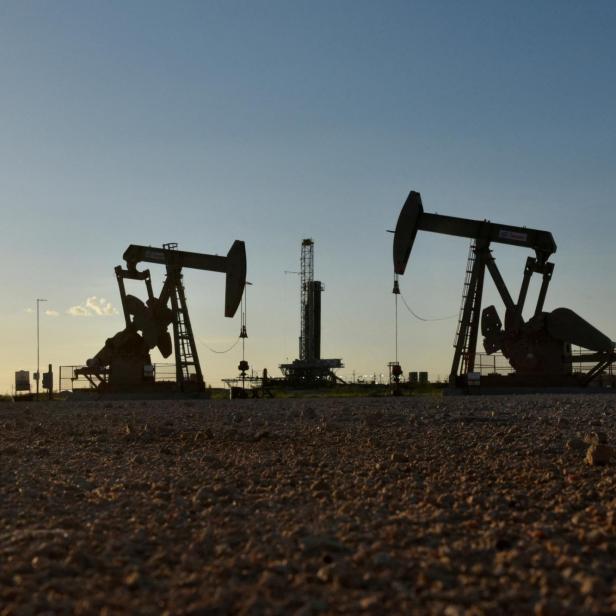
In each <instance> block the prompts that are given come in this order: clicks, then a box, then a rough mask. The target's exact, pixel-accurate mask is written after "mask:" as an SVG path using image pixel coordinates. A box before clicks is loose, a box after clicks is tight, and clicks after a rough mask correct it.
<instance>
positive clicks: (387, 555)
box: [0, 395, 616, 616]
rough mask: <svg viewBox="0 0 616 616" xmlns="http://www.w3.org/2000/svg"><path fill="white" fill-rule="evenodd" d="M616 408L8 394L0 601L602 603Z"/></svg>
mask: <svg viewBox="0 0 616 616" xmlns="http://www.w3.org/2000/svg"><path fill="white" fill-rule="evenodd" d="M615 410H616V397H613V396H609V395H595V396H586V397H582V396H551V397H550V396H519V397H471V398H468V397H467V398H453V397H451V398H440V397H430V396H426V397H420V396H418V397H414V398H404V399H384V398H381V399H360V398H356V399H351V398H349V399H332V400H323V399H319V400H315V399H303V400H269V401H265V400H254V401H237V402H233V401H186V402H107V403H104V402H92V403H85V402H76V401H74V402H63V403H60V402H56V403H40V404H33V403H30V404H23V403H20V404H11V403H2V404H0V614H1V615H3V616H5V615H8V614H21V615H27V614H99V613H100V614H127V613H131V614H164V613H166V614H192V615H201V614H203V615H206V614H298V615H302V616H308V615H311V614H322V613H323V614H336V613H346V614H357V613H367V614H386V613H404V614H426V613H428V614H444V615H446V616H457V615H461V614H484V613H485V614H500V613H503V614H537V615H544V614H555V615H556V614H585V613H597V614H599V613H603V614H606V613H610V612H614V611H616V493H615V491H614V486H615V469H616V464H615V462H614V461H612V460H608V458H609V456H610V454H611V449H609V447H606V446H604V445H599V450H600V451H599V453H601V455H602V456H603V458H605V460H606V461H607V463H606V464H591V463H589V462H588V461H587V460H586V459H585V457H586V455H587V450H588V448H589V445H590V444H591V443H593V442H595V443H599V442H601V443H603V442H607V443H608V444H609V443H611V442H613V443H615V444H616V420H615V416H616V414H615ZM593 448H594V450H595V453H597V447H596V446H593ZM602 461H603V459H602V457H601V456H598V457H591V462H595V463H597V462H602Z"/></svg>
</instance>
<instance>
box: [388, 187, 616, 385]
mask: <svg viewBox="0 0 616 616" xmlns="http://www.w3.org/2000/svg"><path fill="white" fill-rule="evenodd" d="M419 230H421V231H431V232H434V233H443V234H446V235H454V236H458V237H466V238H469V239H470V240H471V245H470V250H469V256H468V264H467V268H466V278H465V281H464V287H463V293H462V305H461V309H460V316H459V321H458V327H457V331H456V336H455V342H454V347H455V351H454V357H453V363H452V366H451V373H450V376H449V381H450V385H451V386H454V387H465V386H466V384H467V383H466V375H468V374H469V373H475V363H476V354H477V351H476V347H477V337H478V334H479V329H480V327H481V334H482V336H483V346H484V348H485V351H486V353H487V354H493V353H496V352H498V351H500V352H501V353H502V355H503V356H504V357H505V358H506V359H507V361H508V362H509V364H510V366H511V367H512V368H513V372H512V373H511V374H508V375H507V376H503V375H488V376H487V377H484V376H482V377H481V383H482V387H483V386H485V385H489V384H493V385H496V386H499V385H514V386H532V387H552V386H554V387H561V386H586V385H588V384H589V383H590V382H591V381H592V380H593V379H594V378H595V377H597V376H599V375H600V374H601V373H602V372H603V371H605V370H606V368H608V367H609V366H611V364H612V363H613V362H614V361H615V360H616V354H615V353H614V343H613V342H612V341H611V340H610V339H609V338H608V337H607V336H606V335H605V334H603V333H601V332H600V331H599V330H598V329H596V328H595V327H593V326H592V325H590V323H588V322H586V321H585V320H584V319H582V318H581V317H580V316H578V315H577V314H576V313H575V312H573V311H572V310H569V309H568V308H556V309H555V310H552V311H551V312H545V311H544V310H543V306H544V303H545V298H546V294H547V291H548V285H549V283H550V280H551V278H552V273H553V270H554V264H553V263H551V262H550V261H549V259H550V257H551V256H552V255H553V254H554V253H555V252H556V244H555V242H554V238H553V237H552V234H551V233H549V232H548V231H540V230H537V229H530V228H527V227H514V226H509V225H501V224H495V223H491V222H489V221H487V220H484V221H480V220H469V219H465V218H455V217H452V216H441V215H438V214H428V213H425V212H424V210H423V206H422V202H421V196H420V194H419V193H418V192H415V191H411V192H410V194H409V196H408V198H407V200H406V202H405V204H404V206H403V207H402V210H401V212H400V215H399V217H398V223H397V225H396V230H395V235H394V243H393V261H394V276H395V277H396V278H397V276H398V275H402V274H404V271H405V269H406V266H407V262H408V260H409V256H410V254H411V250H412V248H413V243H414V241H415V237H416V235H417V231H419ZM492 243H500V244H508V245H511V246H519V247H522V248H529V249H531V250H533V251H534V253H535V255H534V256H529V257H528V258H527V260H526V264H525V267H524V274H523V278H522V284H521V287H520V290H519V293H518V297H517V300H514V299H513V297H512V295H511V293H510V292H509V289H508V288H507V286H506V284H505V281H504V280H503V278H502V276H501V274H500V271H499V269H498V267H497V266H496V262H495V260H494V257H493V256H492V251H491V250H490V246H491V244H492ZM486 269H487V271H488V272H489V274H490V276H491V278H492V280H493V281H494V284H495V285H496V289H497V291H498V293H499V295H500V297H501V299H502V301H503V303H504V305H505V318H504V323H503V322H502V321H501V319H500V317H499V315H498V312H497V310H496V308H495V307H494V306H488V307H486V308H484V309H483V310H482V309H481V300H482V294H483V283H484V275H485V271H486ZM534 273H537V274H541V276H542V282H541V287H540V290H539V295H538V299H537V303H536V305H535V309H534V314H533V316H532V317H530V318H529V319H528V320H524V318H523V316H522V311H523V308H524V303H525V300H526V296H527V292H528V288H529V284H530V281H531V277H532V275H533V274H534ZM572 345H575V346H578V347H581V349H583V350H582V351H581V352H580V354H579V355H574V354H573V353H572V350H571V347H572ZM574 363H575V364H579V365H582V364H585V365H586V366H588V369H587V370H584V371H574V370H573V366H574ZM490 379H492V382H490Z"/></svg>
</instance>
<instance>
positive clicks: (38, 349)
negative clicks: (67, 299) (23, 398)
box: [36, 297, 47, 400]
mask: <svg viewBox="0 0 616 616" xmlns="http://www.w3.org/2000/svg"><path fill="white" fill-rule="evenodd" d="M46 301H47V300H46V299H41V298H38V297H37V299H36V399H37V400H38V399H39V383H40V380H41V368H40V363H41V345H40V318H39V305H40V303H41V302H46Z"/></svg>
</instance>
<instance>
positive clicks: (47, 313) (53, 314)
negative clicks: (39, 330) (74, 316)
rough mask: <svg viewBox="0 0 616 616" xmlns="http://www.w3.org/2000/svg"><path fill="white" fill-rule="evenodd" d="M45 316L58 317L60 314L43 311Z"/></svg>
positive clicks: (54, 311) (52, 311)
mask: <svg viewBox="0 0 616 616" xmlns="http://www.w3.org/2000/svg"><path fill="white" fill-rule="evenodd" d="M45 314H46V315H47V316H48V317H59V316H60V313H59V312H58V311H57V310H45Z"/></svg>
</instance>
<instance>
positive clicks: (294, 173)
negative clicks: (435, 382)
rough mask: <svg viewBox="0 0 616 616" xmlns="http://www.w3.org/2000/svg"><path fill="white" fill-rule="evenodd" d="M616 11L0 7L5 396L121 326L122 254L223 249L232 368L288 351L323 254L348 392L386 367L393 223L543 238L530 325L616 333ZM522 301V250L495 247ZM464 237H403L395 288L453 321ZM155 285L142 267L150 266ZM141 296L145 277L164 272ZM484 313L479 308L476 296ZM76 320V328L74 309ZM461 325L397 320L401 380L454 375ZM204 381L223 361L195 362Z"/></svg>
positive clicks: (197, 296) (208, 316) (216, 292)
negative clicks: (154, 248) (239, 257)
mask: <svg viewBox="0 0 616 616" xmlns="http://www.w3.org/2000/svg"><path fill="white" fill-rule="evenodd" d="M614 32H616V3H614V2H600V1H595V2H589V3H582V2H565V1H558V2H541V3H536V2H515V3H514V2H493V1H490V2H480V1H474V2H466V3H462V2H409V1H405V2H393V1H391V2H362V1H357V0H354V1H333V2H332V1H328V2H318V1H314V0H311V1H309V2H308V1H306V2H299V1H297V2H294V1H288V0H285V1H272V0H270V1H267V2H266V1H257V0H253V1H250V2H230V1H229V2H222V1H221V2H205V1H203V2H167V3H161V2H151V1H148V2H104V3H103V2H53V3H51V2H48V3H45V2H25V1H22V0H20V1H18V2H12V1H8V0H4V1H3V2H2V3H1V4H0V57H1V58H2V62H1V63H0V86H1V96H0V200H1V213H2V216H1V227H0V228H1V229H2V231H3V233H2V243H1V244H0V252H1V255H2V264H3V265H2V269H1V272H2V273H1V279H0V282H1V285H2V297H1V299H0V335H1V339H2V343H1V346H0V349H1V350H0V390H1V391H7V390H8V389H9V388H10V385H11V382H12V372H13V371H14V370H16V369H20V368H26V369H30V370H32V369H33V368H34V367H35V360H36V355H35V327H34V325H35V321H34V317H33V314H32V313H28V312H26V309H28V308H33V307H34V298H36V297H45V298H47V299H48V300H49V301H48V302H47V304H45V305H44V308H45V309H46V310H51V311H54V312H57V313H58V316H47V315H44V316H43V318H42V320H41V327H42V348H43V351H42V354H41V362H42V363H44V364H46V363H48V362H52V363H54V364H60V363H61V364H71V363H82V362H83V361H84V360H85V359H86V358H87V357H90V356H91V355H93V354H94V353H95V352H96V351H97V350H98V349H99V348H100V346H101V345H102V344H103V343H104V340H105V338H106V337H108V336H110V335H112V334H113V333H115V332H116V331H118V330H119V329H121V328H122V323H123V321H122V319H121V318H120V316H119V315H115V316H114V315H111V316H96V315H93V316H90V317H79V316H72V315H70V314H67V310H68V309H69V308H71V307H73V306H78V305H81V306H84V305H85V302H86V299H87V298H88V297H91V296H96V297H97V298H100V297H104V298H105V299H106V300H107V301H109V302H111V303H112V304H113V305H114V306H116V307H117V306H118V303H119V300H118V293H117V288H116V283H115V277H114V275H113V267H114V266H115V265H117V264H119V263H120V262H121V255H122V252H123V251H124V249H125V248H126V246H127V245H128V244H129V243H145V244H152V245H159V244H162V243H163V242H167V241H176V242H179V244H180V247H182V248H185V249H187V250H195V251H203V252H211V253H220V254H224V253H226V251H227V250H228V248H229V246H230V245H231V243H232V241H233V240H234V239H236V238H237V239H243V240H245V241H246V244H247V251H248V261H249V279H250V280H251V281H252V282H253V283H254V286H253V287H252V288H251V291H250V298H249V302H250V304H249V314H248V330H249V336H250V338H249V340H248V357H247V358H248V360H249V361H250V363H251V364H252V365H254V366H255V367H256V368H262V367H265V366H266V367H268V368H269V369H270V371H271V372H276V371H277V370H276V368H277V364H278V363H280V362H281V361H284V360H285V359H286V358H287V357H289V359H293V358H294V357H295V356H296V355H297V336H298V328H299V324H298V321H299V307H298V295H299V293H298V281H297V279H296V277H293V276H286V277H285V275H284V274H283V271H284V270H285V269H297V267H298V263H299V246H300V242H301V239H302V238H303V237H313V238H314V239H315V242H316V272H317V277H318V278H320V279H321V280H323V282H324V283H325V286H326V293H325V296H324V298H323V310H324V314H323V321H324V323H323V325H324V340H323V352H324V354H325V355H326V356H329V357H342V358H343V360H344V361H345V364H346V365H347V366H348V368H347V369H345V370H343V371H342V373H343V374H350V372H351V371H353V370H355V371H356V372H357V373H358V374H362V373H367V372H374V371H376V372H379V371H382V372H385V370H386V364H387V362H388V361H390V360H391V359H393V297H392V295H391V280H392V265H391V235H388V234H386V233H385V230H386V229H388V228H392V227H393V226H394V225H395V221H396V219H397V216H398V212H399V210H400V207H401V205H402V203H403V201H404V199H405V197H406V194H407V193H408V191H409V190H410V189H411V188H413V189H415V190H418V191H420V192H421V193H422V196H423V200H424V206H425V208H426V210H427V211H438V212H440V213H448V214H453V215H458V216H468V217H476V218H489V219H491V220H494V221H498V222H505V223H509V224H520V225H526V226H534V227H538V228H545V229H549V230H551V231H552V232H553V233H554V236H555V238H556V241H557V244H558V252H557V254H556V255H555V262H556V272H555V276H554V281H553V286H552V289H551V293H550V295H549V296H548V301H547V304H546V308H548V309H551V308H554V307H556V306H560V305H565V306H568V307H570V308H573V309H574V310H576V311H578V312H579V313H580V314H581V315H582V316H584V317H585V318H586V319H588V320H589V321H591V322H592V323H594V324H596V325H597V326H598V327H600V328H601V329H603V330H604V331H606V333H608V334H609V335H611V336H612V337H613V338H616V321H615V319H614V316H613V307H614V305H615V304H616V292H615V291H614V286H613V284H612V280H611V271H612V265H613V259H614V256H615V251H614V248H613V235H614V228H615V222H616V213H615V211H614V204H615V195H616V173H615V170H616V80H615V78H614V77H615V69H614V59H615V58H616V37H615V36H614ZM495 252H496V255H497V257H498V259H499V263H500V264H501V266H502V269H503V271H504V274H505V276H506V279H507V280H508V281H509V282H511V283H512V286H513V287H514V289H516V290H517V286H518V284H519V280H520V277H521V272H522V267H523V263H524V261H525V258H526V254H525V253H524V251H520V250H513V249H506V248H505V249H500V248H499V249H496V251H495ZM466 253H467V244H466V242H465V241H464V240H459V239H454V238H443V237H437V236H431V237H429V236H427V235H425V236H421V237H419V238H418V240H417V242H416V245H415V251H414V253H413V256H412V262H411V265H410V266H409V269H408V273H407V275H406V276H405V277H404V278H403V280H402V290H403V293H404V294H405V296H406V297H407V299H408V301H409V302H410V303H411V305H412V306H413V307H414V309H415V310H416V311H417V312H420V313H423V314H424V315H426V316H440V315H443V314H452V313H455V312H456V311H457V309H458V306H459V301H460V291H461V286H462V277H463V270H464V266H465V259H466ZM153 269H154V268H153ZM155 276H157V277H158V278H157V281H160V279H161V276H162V274H161V273H157V274H155ZM186 282H187V293H188V299H189V305H190V308H191V311H192V317H193V322H194V326H195V329H196V331H197V334H198V335H199V336H200V338H202V339H203V340H205V341H207V342H209V343H210V344H211V345H213V346H218V347H224V346H225V345H227V344H228V343H230V342H232V341H233V339H234V338H235V337H236V336H237V333H238V332H239V322H238V320H237V319H236V320H234V321H230V320H227V319H225V318H224V317H223V280H222V277H221V276H220V275H218V274H210V273H203V272H191V273H189V274H187V276H186ZM490 297H491V296H490V294H488V298H487V299H488V300H489V299H490ZM90 312H92V311H91V310H90ZM454 330H455V321H445V322H440V323H421V322H418V321H416V320H413V319H412V318H411V317H410V316H408V315H401V326H400V348H401V352H400V360H401V363H402V364H403V367H404V369H405V370H412V369H415V370H418V369H427V370H430V372H432V373H434V374H441V375H444V374H446V373H447V372H448V369H449V362H450V357H451V342H452V338H453V333H454ZM201 355H202V362H203V364H204V366H205V371H206V378H207V379H208V380H209V381H210V382H216V381H217V379H219V378H220V377H222V376H226V375H232V374H234V373H235V371H236V365H237V361H238V359H239V354H238V352H233V353H231V354H229V355H226V356H220V355H213V354H211V353H209V352H208V351H207V350H206V349H205V347H201Z"/></svg>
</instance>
